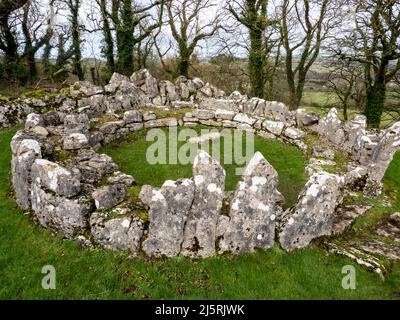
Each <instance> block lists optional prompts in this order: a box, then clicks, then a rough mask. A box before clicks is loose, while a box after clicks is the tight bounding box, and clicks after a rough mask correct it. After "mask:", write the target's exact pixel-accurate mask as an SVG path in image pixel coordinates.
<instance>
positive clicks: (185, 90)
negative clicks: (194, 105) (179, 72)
mask: <svg viewBox="0 0 400 320" xmlns="http://www.w3.org/2000/svg"><path fill="white" fill-rule="evenodd" d="M187 82H188V79H186V77H184V76H179V77H178V79H176V81H175V88H176V92H177V94H178V95H179V96H180V98H181V99H182V100H187V99H189V97H190V89H189V87H188V85H187Z"/></svg>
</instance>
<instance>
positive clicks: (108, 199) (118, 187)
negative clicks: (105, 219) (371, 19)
mask: <svg viewBox="0 0 400 320" xmlns="http://www.w3.org/2000/svg"><path fill="white" fill-rule="evenodd" d="M127 195H128V189H127V187H126V185H125V184H122V183H117V184H112V185H108V186H104V187H100V188H98V189H96V190H95V191H94V192H93V193H92V198H93V200H94V203H95V205H96V208H97V210H103V209H111V208H113V207H115V206H116V205H117V204H120V203H121V202H122V201H124V200H125V198H126V196H127Z"/></svg>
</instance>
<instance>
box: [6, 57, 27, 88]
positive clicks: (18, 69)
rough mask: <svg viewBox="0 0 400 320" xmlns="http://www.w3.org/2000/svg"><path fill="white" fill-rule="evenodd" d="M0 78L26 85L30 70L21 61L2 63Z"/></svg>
mask: <svg viewBox="0 0 400 320" xmlns="http://www.w3.org/2000/svg"><path fill="white" fill-rule="evenodd" d="M0 75H1V76H0V77H1V78H2V79H4V80H8V81H12V82H15V83H18V84H21V85H25V84H26V83H27V82H28V79H29V68H28V66H26V65H25V64H23V63H22V62H20V61H4V62H3V63H0Z"/></svg>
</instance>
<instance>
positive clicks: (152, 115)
mask: <svg viewBox="0 0 400 320" xmlns="http://www.w3.org/2000/svg"><path fill="white" fill-rule="evenodd" d="M156 119H157V116H156V114H155V113H154V112H145V113H144V114H143V121H150V120H156Z"/></svg>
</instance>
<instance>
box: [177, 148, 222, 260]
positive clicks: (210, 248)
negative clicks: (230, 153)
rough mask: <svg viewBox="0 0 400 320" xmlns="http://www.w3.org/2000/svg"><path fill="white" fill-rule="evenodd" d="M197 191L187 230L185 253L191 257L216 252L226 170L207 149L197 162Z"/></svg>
mask: <svg viewBox="0 0 400 320" xmlns="http://www.w3.org/2000/svg"><path fill="white" fill-rule="evenodd" d="M193 178H194V183H195V195H194V199H193V203H192V206H191V209H190V213H189V216H188V218H187V222H186V226H185V230H184V242H183V244H182V251H181V253H182V254H183V255H184V256H188V257H211V256H213V255H214V254H215V241H216V228H217V223H218V217H219V213H220V210H221V207H222V200H223V198H224V189H225V170H224V169H223V168H222V167H221V165H220V164H219V163H218V162H217V161H216V160H214V159H212V158H211V157H210V155H209V154H207V153H206V152H204V151H199V152H198V154H197V156H196V158H195V161H194V164H193Z"/></svg>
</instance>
